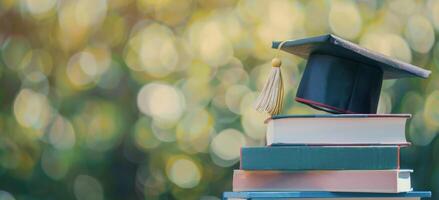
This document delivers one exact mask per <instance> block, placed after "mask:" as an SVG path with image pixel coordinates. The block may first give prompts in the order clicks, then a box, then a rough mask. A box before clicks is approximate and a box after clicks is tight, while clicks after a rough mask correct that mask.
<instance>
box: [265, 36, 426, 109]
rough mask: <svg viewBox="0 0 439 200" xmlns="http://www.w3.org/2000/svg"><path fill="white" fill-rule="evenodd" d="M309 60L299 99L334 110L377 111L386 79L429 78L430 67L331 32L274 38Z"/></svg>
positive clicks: (282, 48) (300, 86)
mask: <svg viewBox="0 0 439 200" xmlns="http://www.w3.org/2000/svg"><path fill="white" fill-rule="evenodd" d="M281 44H282V46H281V48H280V49H281V50H284V51H286V52H289V53H292V54H295V55H298V56H300V57H302V58H305V59H307V60H308V62H307V64H306V68H305V71H304V72H303V75H302V79H301V81H300V84H299V88H298V90H297V94H296V101H298V102H301V103H304V104H307V105H309V106H311V107H313V108H316V109H319V110H323V111H326V112H330V113H337V114H341V113H347V114H374V113H376V111H377V107H378V101H379V97H380V93H381V86H382V82H383V79H394V78H404V77H421V78H427V77H428V76H429V74H430V73H431V72H430V71H428V70H425V69H422V68H420V67H416V66H414V65H411V64H409V63H405V62H401V61H398V60H395V59H392V58H389V57H387V56H385V55H382V54H380V53H376V52H373V51H371V50H367V49H365V48H363V47H360V46H358V45H356V44H354V43H352V42H349V41H347V40H344V39H341V38H339V37H337V36H334V35H331V34H328V35H323V36H317V37H310V38H304V39H298V40H291V41H284V42H282V43H279V42H273V48H277V47H278V46H279V45H281Z"/></svg>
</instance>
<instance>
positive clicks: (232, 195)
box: [223, 191, 431, 200]
mask: <svg viewBox="0 0 439 200" xmlns="http://www.w3.org/2000/svg"><path fill="white" fill-rule="evenodd" d="M223 197H224V199H257V200H262V199H264V200H265V199H270V200H274V199H307V200H311V199H313V198H322V199H345V198H352V199H367V200H372V199H374V200H378V199H384V200H390V199H393V198H395V199H398V200H409V199H410V200H413V199H420V198H429V197H431V192H429V191H412V192H403V193H361V192H321V191H315V192H224V194H223Z"/></svg>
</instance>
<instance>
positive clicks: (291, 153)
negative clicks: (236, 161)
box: [241, 146, 399, 170]
mask: <svg viewBox="0 0 439 200" xmlns="http://www.w3.org/2000/svg"><path fill="white" fill-rule="evenodd" d="M241 169H243V170H381V169H399V147H398V146H275V147H243V148H242V149H241Z"/></svg>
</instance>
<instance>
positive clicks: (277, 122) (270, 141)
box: [266, 114, 411, 145]
mask: <svg viewBox="0 0 439 200" xmlns="http://www.w3.org/2000/svg"><path fill="white" fill-rule="evenodd" d="M410 117H411V115H410V114H341V115H335V114H334V115H333V114H329V115H278V116H273V117H271V118H269V119H268V120H267V121H266V123H267V134H266V139H267V145H407V144H408V142H407V140H406V138H405V126H406V121H407V119H409V118H410Z"/></svg>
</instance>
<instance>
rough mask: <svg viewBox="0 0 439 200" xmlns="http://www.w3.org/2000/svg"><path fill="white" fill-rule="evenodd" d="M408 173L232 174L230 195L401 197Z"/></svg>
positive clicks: (406, 183)
mask: <svg viewBox="0 0 439 200" xmlns="http://www.w3.org/2000/svg"><path fill="white" fill-rule="evenodd" d="M410 173H411V170H335V171H244V170H235V171H234V173H233V191H328V192H376V193H400V192H409V191H411V190H412V187H411V184H410Z"/></svg>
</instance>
